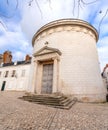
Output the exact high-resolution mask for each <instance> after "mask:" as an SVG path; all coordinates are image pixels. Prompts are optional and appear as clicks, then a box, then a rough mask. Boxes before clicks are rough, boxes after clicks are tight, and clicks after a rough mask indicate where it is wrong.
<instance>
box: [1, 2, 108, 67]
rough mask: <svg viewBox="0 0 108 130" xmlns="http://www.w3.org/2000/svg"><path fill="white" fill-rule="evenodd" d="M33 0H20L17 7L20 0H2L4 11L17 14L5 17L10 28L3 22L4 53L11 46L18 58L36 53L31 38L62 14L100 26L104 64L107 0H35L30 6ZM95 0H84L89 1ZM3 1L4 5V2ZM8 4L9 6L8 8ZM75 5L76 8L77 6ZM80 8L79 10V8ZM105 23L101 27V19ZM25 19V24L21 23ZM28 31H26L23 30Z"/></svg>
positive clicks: (4, 19)
mask: <svg viewBox="0 0 108 130" xmlns="http://www.w3.org/2000/svg"><path fill="white" fill-rule="evenodd" d="M29 1H30V0H25V1H20V2H19V5H18V8H17V10H15V11H14V9H15V6H16V0H11V1H9V2H10V5H9V6H6V3H5V2H6V1H5V0H1V1H0V3H1V2H2V3H1V4H0V7H1V8H0V14H1V13H2V14H4V15H6V16H11V15H12V14H13V12H14V13H15V14H14V15H13V17H11V18H6V17H1V19H0V21H1V20H2V22H3V23H4V26H5V27H6V29H7V30H6V29H4V28H3V27H2V25H1V24H0V53H1V52H3V51H4V50H11V51H13V53H14V57H15V58H14V59H16V58H18V59H20V58H21V55H22V57H24V54H26V53H30V54H31V53H32V46H31V40H32V37H33V35H34V33H36V31H37V30H38V29H39V28H40V27H41V26H43V25H45V24H46V23H48V22H51V21H53V20H57V19H61V18H80V19H82V20H85V21H87V22H89V23H90V24H92V25H93V26H94V27H95V28H96V29H97V30H99V29H100V37H99V41H98V43H97V48H98V53H99V60H100V65H101V68H102V67H103V65H104V64H105V63H108V61H107V54H108V53H107V49H108V45H107V41H108V39H107V36H108V33H107V30H108V26H107V24H108V14H106V16H105V17H104V19H103V20H102V17H103V16H104V15H105V12H106V10H107V8H108V7H107V5H108V1H107V0H97V1H96V2H95V3H93V4H84V3H80V6H79V8H78V0H75V6H74V0H66V1H65V0H51V2H48V1H49V0H42V1H40V0H37V2H38V5H39V6H38V5H37V4H36V1H35V0H34V1H33V2H32V3H31V6H29V4H28V2H29ZM92 1H95V0H84V2H85V3H86V2H87V3H89V2H92ZM1 5H2V6H1ZM6 7H7V8H6ZM73 9H74V10H73ZM78 9H79V10H78ZM101 20H102V23H101V25H100V27H99V24H100V21H101ZM20 23H21V25H20ZM23 33H24V34H23Z"/></svg>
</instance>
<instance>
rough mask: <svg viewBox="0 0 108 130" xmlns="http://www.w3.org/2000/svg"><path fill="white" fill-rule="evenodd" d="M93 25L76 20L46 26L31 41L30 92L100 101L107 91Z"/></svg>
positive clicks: (96, 35) (61, 21)
mask: <svg viewBox="0 0 108 130" xmlns="http://www.w3.org/2000/svg"><path fill="white" fill-rule="evenodd" d="M97 40H98V33H97V31H96V30H95V28H94V27H93V26H91V25H90V24H88V23H87V22H85V21H82V20H78V19H62V20H57V21H54V22H51V23H48V24H46V25H45V26H43V27H42V28H40V30H38V31H37V33H36V34H35V35H34V37H33V40H32V45H33V47H34V50H33V60H32V72H31V76H32V77H31V79H32V80H31V85H30V86H32V91H33V92H36V93H38V94H51V93H63V94H65V95H72V96H75V97H77V98H78V100H79V101H83V102H103V101H105V100H106V89H105V87H104V85H103V81H102V78H101V72H100V68H99V61H98V54H97V50H96V42H97Z"/></svg>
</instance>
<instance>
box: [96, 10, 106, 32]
mask: <svg viewBox="0 0 108 130" xmlns="http://www.w3.org/2000/svg"><path fill="white" fill-rule="evenodd" d="M101 12H102V11H100V13H101ZM107 13H108V9H107V10H106V12H105V14H104V15H103V17H102V19H101V21H100V23H99V27H98V32H99V34H100V28H101V24H102V22H103V20H104V18H105V17H106V15H107Z"/></svg>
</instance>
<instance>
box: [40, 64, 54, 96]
mask: <svg viewBox="0 0 108 130" xmlns="http://www.w3.org/2000/svg"><path fill="white" fill-rule="evenodd" d="M52 87H53V64H45V65H43V74H42V89H41V93H42V94H51V93H52Z"/></svg>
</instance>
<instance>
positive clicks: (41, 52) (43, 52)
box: [33, 46, 62, 57]
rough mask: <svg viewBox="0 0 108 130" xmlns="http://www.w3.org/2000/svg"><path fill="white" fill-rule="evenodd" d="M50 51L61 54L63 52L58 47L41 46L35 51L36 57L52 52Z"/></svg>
mask: <svg viewBox="0 0 108 130" xmlns="http://www.w3.org/2000/svg"><path fill="white" fill-rule="evenodd" d="M50 53H57V54H59V55H61V54H62V53H61V52H60V50H58V49H56V48H51V47H47V46H45V47H43V48H41V49H40V50H39V51H37V52H36V53H34V54H33V55H34V56H35V57H37V56H41V55H45V54H50Z"/></svg>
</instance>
